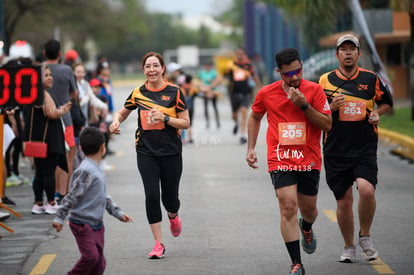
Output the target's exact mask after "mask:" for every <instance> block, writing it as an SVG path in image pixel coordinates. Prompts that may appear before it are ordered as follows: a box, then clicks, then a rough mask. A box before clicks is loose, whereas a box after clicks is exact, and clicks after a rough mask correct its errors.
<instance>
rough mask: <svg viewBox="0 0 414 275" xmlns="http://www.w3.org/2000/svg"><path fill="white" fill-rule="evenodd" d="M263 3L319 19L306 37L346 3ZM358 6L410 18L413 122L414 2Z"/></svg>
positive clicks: (388, 0)
mask: <svg viewBox="0 0 414 275" xmlns="http://www.w3.org/2000/svg"><path fill="white" fill-rule="evenodd" d="M234 1H236V0H234ZM265 2H266V3H269V4H274V5H277V6H279V7H282V8H284V9H286V10H287V11H289V12H291V13H292V14H300V15H302V16H305V17H306V18H309V19H310V20H312V18H320V19H321V22H319V23H318V22H315V25H314V24H312V23H310V22H308V24H307V25H306V28H305V29H306V33H307V35H312V33H313V32H312V29H314V28H315V27H316V28H318V24H320V25H319V28H323V26H324V25H323V22H329V20H332V21H331V22H334V21H333V20H334V19H335V18H334V15H335V10H336V9H345V8H346V5H347V2H346V1H344V0H340V1H331V0H313V1H301V0H266V1H265ZM360 4H361V6H362V7H363V8H368V7H391V8H392V9H394V10H405V11H407V12H408V14H409V16H410V23H411V34H410V42H409V49H410V51H409V53H408V55H409V57H408V60H409V64H408V66H407V67H408V69H409V72H410V74H409V75H410V82H409V83H410V84H411V120H414V83H413V81H414V69H413V68H414V0H360ZM322 11H323V12H322Z"/></svg>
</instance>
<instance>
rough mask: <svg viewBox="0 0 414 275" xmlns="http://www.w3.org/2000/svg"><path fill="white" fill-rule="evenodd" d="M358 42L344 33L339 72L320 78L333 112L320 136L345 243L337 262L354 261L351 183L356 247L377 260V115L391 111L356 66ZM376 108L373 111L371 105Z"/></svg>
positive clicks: (371, 78)
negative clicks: (354, 191) (374, 231)
mask: <svg viewBox="0 0 414 275" xmlns="http://www.w3.org/2000/svg"><path fill="white" fill-rule="evenodd" d="M359 45H360V44H359V40H358V38H357V37H356V36H354V35H352V34H345V35H343V36H341V37H339V38H338V41H337V43H336V57H337V59H338V61H339V68H338V69H336V70H334V71H331V72H328V73H326V74H324V75H322V76H321V78H320V80H319V84H320V85H321V86H322V87H323V89H324V91H325V94H326V96H327V98H328V101H329V102H330V107H331V110H332V119H333V123H332V129H331V131H329V132H326V133H325V138H324V165H325V170H326V181H327V183H328V186H329V188H330V189H331V190H332V192H333V193H334V196H335V199H336V202H337V209H336V216H337V218H338V225H339V228H340V230H341V233H342V237H343V239H344V243H345V245H344V250H343V253H342V255H341V257H340V259H339V260H340V262H348V263H353V262H355V254H356V253H355V245H354V215H353V210H352V204H353V194H352V185H353V183H354V181H355V182H356V186H357V188H358V193H359V202H358V214H359V215H358V216H359V226H360V231H359V241H358V243H359V245H360V246H361V248H362V254H363V256H364V257H365V258H366V259H367V260H370V261H371V260H375V259H377V258H378V252H377V250H376V249H375V247H374V244H373V242H372V239H371V237H370V229H371V225H372V221H373V219H374V213H375V208H376V201H375V186H376V184H377V174H378V166H377V145H378V135H377V133H378V131H377V124H378V123H379V118H380V115H382V114H385V113H386V112H387V111H388V110H389V109H390V108H391V107H392V104H393V103H392V97H391V94H390V92H389V90H388V89H387V88H386V87H384V85H383V84H382V83H381V81H380V80H379V78H378V76H377V75H376V74H375V73H373V72H371V71H367V70H365V69H362V68H360V67H359V66H358V60H359V58H360V57H361V52H360V46H359ZM375 104H376V105H377V107H376V108H375V109H374V105H375Z"/></svg>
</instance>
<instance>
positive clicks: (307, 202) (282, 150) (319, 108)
mask: <svg viewBox="0 0 414 275" xmlns="http://www.w3.org/2000/svg"><path fill="white" fill-rule="evenodd" d="M275 59H276V65H277V68H278V69H277V71H278V72H279V74H280V76H281V78H282V79H281V80H279V81H276V82H274V83H272V84H270V85H267V86H265V87H263V88H262V89H261V90H259V92H258V93H257V96H256V99H255V101H254V103H253V106H252V112H251V114H250V116H249V119H248V151H247V156H246V160H247V163H248V165H249V166H250V167H252V168H258V166H257V155H256V152H255V146H256V141H257V136H258V133H259V129H260V122H261V120H262V118H263V116H264V115H265V114H267V121H268V125H269V126H268V129H267V151H268V153H267V160H268V170H269V172H270V177H271V180H272V184H273V186H274V188H275V190H276V197H277V198H278V201H279V208H280V216H281V220H280V228H281V231H282V236H283V239H284V241H285V244H286V248H287V250H288V253H289V256H290V258H291V260H292V266H291V270H290V272H289V274H296V275H303V274H305V270H304V269H303V265H302V260H301V255H300V244H299V231H300V233H301V242H300V243H301V245H302V247H303V249H304V251H305V252H306V253H308V254H311V253H313V252H314V251H315V249H316V238H315V234H314V232H313V230H312V224H313V223H314V222H315V220H316V217H317V215H318V209H317V207H316V201H317V194H318V187H319V174H320V169H321V165H322V157H321V148H320V139H321V134H322V133H321V132H322V130H323V131H329V130H330V128H331V123H332V118H331V111H330V108H329V103H328V101H327V99H326V97H325V94H324V92H323V90H322V88H321V86H319V85H318V84H317V83H314V82H311V81H308V80H305V79H302V61H301V59H300V55H299V53H298V51H297V50H296V49H292V48H287V49H283V50H281V51H280V52H278V53H277V54H276V56H275ZM298 209H299V210H300V214H301V215H299V217H298V219H297V213H298ZM298 225H299V226H298Z"/></svg>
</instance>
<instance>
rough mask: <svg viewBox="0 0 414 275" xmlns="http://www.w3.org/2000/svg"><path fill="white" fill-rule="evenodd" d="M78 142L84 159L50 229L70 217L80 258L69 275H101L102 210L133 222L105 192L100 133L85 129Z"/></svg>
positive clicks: (61, 224) (103, 267) (103, 268)
mask: <svg viewBox="0 0 414 275" xmlns="http://www.w3.org/2000/svg"><path fill="white" fill-rule="evenodd" d="M79 139H80V146H81V149H82V151H83V152H84V154H85V159H84V160H83V161H82V163H81V164H80V166H79V167H78V168H77V169H76V170H75V171H74V173H73V176H72V178H71V181H70V191H69V193H68V194H67V195H66V196H65V197H64V198H63V200H62V203H61V205H60V206H59V208H58V210H57V212H56V217H55V219H54V220H53V227H54V228H56V231H57V232H60V231H61V230H62V227H63V222H64V220H65V218H66V216H67V215H68V214H69V226H70V229H71V231H72V233H73V235H74V236H75V239H76V242H77V244H78V248H79V252H80V254H81V258H80V259H79V260H78V262H77V263H76V265H75V266H74V267H73V268H72V270H71V271H69V272H68V275H69V274H103V273H104V271H105V266H106V261H105V257H104V254H103V251H104V231H105V228H104V225H103V215H104V210H105V209H106V210H107V211H108V213H109V214H110V215H112V216H114V217H116V218H118V219H119V220H120V221H122V222H133V219H132V218H131V217H129V216H127V215H125V214H124V213H123V211H122V210H121V209H120V208H119V207H118V206H117V205H116V204H115V202H113V200H112V198H111V197H110V196H109V195H108V194H107V192H106V183H105V176H104V172H103V171H102V170H101V169H100V168H99V163H100V161H101V160H102V158H103V156H104V155H105V151H106V149H105V138H104V135H103V133H102V132H101V131H99V129H97V128H94V127H86V128H84V129H83V130H82V132H81V133H80V136H79Z"/></svg>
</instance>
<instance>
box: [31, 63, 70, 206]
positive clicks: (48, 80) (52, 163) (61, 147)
mask: <svg viewBox="0 0 414 275" xmlns="http://www.w3.org/2000/svg"><path fill="white" fill-rule="evenodd" d="M43 73H44V75H43V87H44V89H45V91H44V103H43V105H42V106H31V105H26V106H25V108H26V113H27V116H26V121H25V123H26V125H27V127H26V128H25V132H24V137H25V140H26V141H27V140H29V138H30V139H31V140H37V141H40V140H42V139H43V137H44V135H45V133H46V138H45V142H46V143H47V156H46V158H34V163H35V177H34V180H33V193H34V198H35V203H34V205H33V208H32V214H44V213H46V214H55V213H56V210H57V207H58V205H57V203H56V202H55V197H54V196H55V190H56V179H55V170H56V167H57V165H58V164H59V165H61V166H62V169H63V170H66V171H67V169H68V167H67V161H66V155H65V139H64V135H63V128H62V123H61V122H60V118H61V117H62V116H64V115H65V114H67V113H69V111H70V107H71V103H70V101H68V102H67V103H65V104H63V105H61V106H60V107H59V108H56V105H57V104H56V102H55V101H54V100H53V98H52V97H51V95H50V94H49V92H48V89H50V87H52V84H53V78H52V74H51V70H50V69H49V67H47V66H46V67H45V69H44V70H43ZM61 159H64V161H59V160H61ZM43 192H46V197H47V205H46V206H44V201H43Z"/></svg>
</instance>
